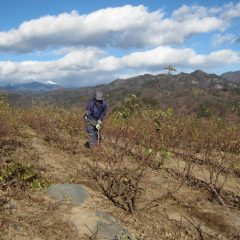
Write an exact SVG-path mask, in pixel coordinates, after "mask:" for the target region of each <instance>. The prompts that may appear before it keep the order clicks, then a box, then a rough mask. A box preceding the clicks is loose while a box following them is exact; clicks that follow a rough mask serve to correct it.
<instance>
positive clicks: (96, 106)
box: [84, 90, 107, 148]
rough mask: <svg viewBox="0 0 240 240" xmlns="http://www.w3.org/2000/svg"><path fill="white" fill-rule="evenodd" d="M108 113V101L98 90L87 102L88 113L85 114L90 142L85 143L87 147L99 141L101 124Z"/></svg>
mask: <svg viewBox="0 0 240 240" xmlns="http://www.w3.org/2000/svg"><path fill="white" fill-rule="evenodd" d="M106 113H107V103H106V101H105V100H104V94H103V92H102V91H99V90H97V91H96V92H95V94H94V97H93V99H92V100H91V101H89V103H88V104H87V106H86V114H85V115H84V119H85V122H86V131H87V133H88V134H89V142H87V143H85V146H86V147H88V148H89V147H92V146H95V145H96V144H97V143H99V141H100V134H99V133H100V129H101V124H102V122H103V119H104V117H105V116H106Z"/></svg>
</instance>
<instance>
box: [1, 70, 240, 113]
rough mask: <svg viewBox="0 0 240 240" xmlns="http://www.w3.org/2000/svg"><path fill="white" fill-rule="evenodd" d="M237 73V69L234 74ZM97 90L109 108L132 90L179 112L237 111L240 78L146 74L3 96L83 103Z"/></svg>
mask: <svg viewBox="0 0 240 240" xmlns="http://www.w3.org/2000/svg"><path fill="white" fill-rule="evenodd" d="M238 74H239V72H236V76H237V75H238ZM233 76H234V77H233ZM233 78H234V79H233ZM97 89H99V90H103V91H104V92H105V95H106V99H107V101H108V103H109V105H110V108H114V107H115V106H117V105H118V103H119V102H120V101H121V100H122V99H123V98H124V96H126V95H127V94H129V93H133V94H136V95H137V96H138V97H139V98H141V99H142V101H143V102H144V103H145V104H147V105H151V106H155V107H158V108H162V109H167V108H169V107H171V108H173V109H174V110H175V111H177V112H180V113H182V114H191V113H196V112H198V111H199V109H200V110H201V108H202V109H205V110H206V109H213V110H214V111H215V112H216V113H217V114H220V115H224V114H226V113H228V112H229V111H230V110H231V109H233V108H235V107H236V106H239V111H240V80H239V78H237V77H235V73H231V74H229V73H226V74H223V75H221V76H218V75H216V74H208V73H205V72H203V71H201V70H196V71H194V72H192V73H179V74H176V75H168V74H159V75H151V74H145V75H140V76H136V77H132V78H128V79H117V80H115V81H113V82H111V83H109V84H103V85H99V86H95V87H84V88H76V89H67V88H61V87H57V88H56V89H54V90H52V91H42V92H39V91H35V92H33V91H27V92H21V91H7V92H6V98H7V100H8V101H9V102H10V104H12V105H15V106H30V105H31V104H32V102H34V103H36V102H42V101H44V102H48V103H50V104H54V105H64V106H72V105H81V106H84V105H85V104H86V102H87V101H88V100H89V99H90V98H92V96H93V94H94V92H95V91H96V90H97Z"/></svg>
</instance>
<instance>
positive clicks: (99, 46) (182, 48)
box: [0, 0, 240, 86]
mask: <svg viewBox="0 0 240 240" xmlns="http://www.w3.org/2000/svg"><path fill="white" fill-rule="evenodd" d="M239 32H240V1H219V0H212V1H207V0H202V1H189V0H188V1H183V0H176V1H165V0H163V1H158V0H148V1H123V0H122V1H120V0H114V1H111V0H101V1H100V0H98V1H93V0H88V1H79V0H48V1H47V0H41V1H37V0H21V1H18V0H8V1H1V2H0V84H6V83H12V82H28V81H33V80H34V81H41V82H55V83H58V84H62V85H64V86H86V85H96V84H101V83H107V82H110V81H113V80H115V79H117V78H127V77H130V76H135V75H139V74H144V73H151V74H159V73H162V72H163V71H164V70H163V68H164V66H166V65H169V64H171V65H173V66H175V67H176V69H177V71H178V72H191V71H194V70H196V69H202V70H204V71H206V72H209V73H217V74H221V73H223V72H227V71H237V70H240V33H239Z"/></svg>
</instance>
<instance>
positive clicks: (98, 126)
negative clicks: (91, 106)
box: [96, 120, 102, 131]
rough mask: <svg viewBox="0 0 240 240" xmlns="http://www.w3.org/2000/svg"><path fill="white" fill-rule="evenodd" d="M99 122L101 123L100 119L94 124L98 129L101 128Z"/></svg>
mask: <svg viewBox="0 0 240 240" xmlns="http://www.w3.org/2000/svg"><path fill="white" fill-rule="evenodd" d="M101 124H102V121H101V120H98V121H97V124H96V129H97V130H98V131H99V130H100V128H101Z"/></svg>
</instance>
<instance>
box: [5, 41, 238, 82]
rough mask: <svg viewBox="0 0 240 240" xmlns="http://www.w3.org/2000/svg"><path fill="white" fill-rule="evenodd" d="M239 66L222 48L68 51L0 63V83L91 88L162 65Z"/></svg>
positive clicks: (163, 47)
mask: <svg viewBox="0 0 240 240" xmlns="http://www.w3.org/2000/svg"><path fill="white" fill-rule="evenodd" d="M232 63H240V53H239V52H234V51H233V50H229V49H225V50H220V51H215V52H212V53H210V54H208V55H203V54H197V53H196V52H195V51H194V50H193V49H191V48H184V49H177V48H172V47H169V46H162V47H157V48H154V49H151V50H147V51H138V52H134V53H131V54H128V55H126V56H123V57H119V58H117V57H114V56H107V54H106V53H104V52H102V50H99V49H96V48H87V49H82V50H79V51H75V52H71V53H68V54H67V55H65V56H64V57H62V58H60V59H58V60H54V61H44V62H41V61H23V62H10V61H2V62H0V82H4V81H6V80H7V79H8V80H9V81H10V82H12V81H17V82H24V81H30V80H35V81H41V82H49V81H53V82H56V83H58V84H63V85H65V86H76V85H77V86H84V85H95V84H99V83H104V82H109V81H112V80H114V79H116V78H117V77H119V76H127V75H128V76H133V75H136V74H140V73H144V72H146V73H154V72H160V71H161V70H162V69H163V67H164V66H165V65H168V64H172V65H174V66H176V68H177V69H178V68H186V69H189V68H202V69H203V70H208V69H213V68H215V67H221V66H225V65H226V64H232Z"/></svg>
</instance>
